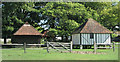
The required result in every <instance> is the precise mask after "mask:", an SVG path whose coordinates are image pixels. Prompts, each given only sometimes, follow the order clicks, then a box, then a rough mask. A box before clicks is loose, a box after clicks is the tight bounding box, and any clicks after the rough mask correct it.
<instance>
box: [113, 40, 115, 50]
mask: <svg viewBox="0 0 120 62" xmlns="http://www.w3.org/2000/svg"><path fill="white" fill-rule="evenodd" d="M114 51H115V43H114V42H113V52H114Z"/></svg>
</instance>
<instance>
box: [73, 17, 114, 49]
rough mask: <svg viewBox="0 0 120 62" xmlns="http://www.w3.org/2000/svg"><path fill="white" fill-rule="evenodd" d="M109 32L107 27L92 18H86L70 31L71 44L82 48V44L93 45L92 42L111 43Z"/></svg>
mask: <svg viewBox="0 0 120 62" xmlns="http://www.w3.org/2000/svg"><path fill="white" fill-rule="evenodd" d="M111 34H112V32H111V31H109V30H108V29H107V28H105V27H104V26H102V25H101V24H99V23H98V22H97V21H95V20H93V19H92V18H89V19H87V21H86V22H85V23H84V24H83V25H81V26H80V27H78V28H77V29H76V30H75V31H74V32H73V33H72V41H73V45H79V46H80V48H81V49H82V46H84V45H93V44H94V42H96V43H101V44H110V43H111Z"/></svg>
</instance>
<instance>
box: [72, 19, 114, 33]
mask: <svg viewBox="0 0 120 62" xmlns="http://www.w3.org/2000/svg"><path fill="white" fill-rule="evenodd" d="M76 33H112V32H111V31H110V30H108V29H107V28H105V27H104V26H102V25H101V24H99V23H98V22H97V21H95V20H93V19H92V18H89V19H88V20H87V21H86V22H85V23H84V24H83V25H81V26H80V27H78V28H77V29H76V30H75V31H74V32H73V34H76Z"/></svg>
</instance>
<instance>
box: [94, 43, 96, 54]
mask: <svg viewBox="0 0 120 62" xmlns="http://www.w3.org/2000/svg"><path fill="white" fill-rule="evenodd" d="M94 53H96V42H95V41H94Z"/></svg>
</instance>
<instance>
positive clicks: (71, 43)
mask: <svg viewBox="0 0 120 62" xmlns="http://www.w3.org/2000/svg"><path fill="white" fill-rule="evenodd" d="M70 43H71V44H70V53H71V52H72V45H73V44H72V41H71V42H70Z"/></svg>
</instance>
